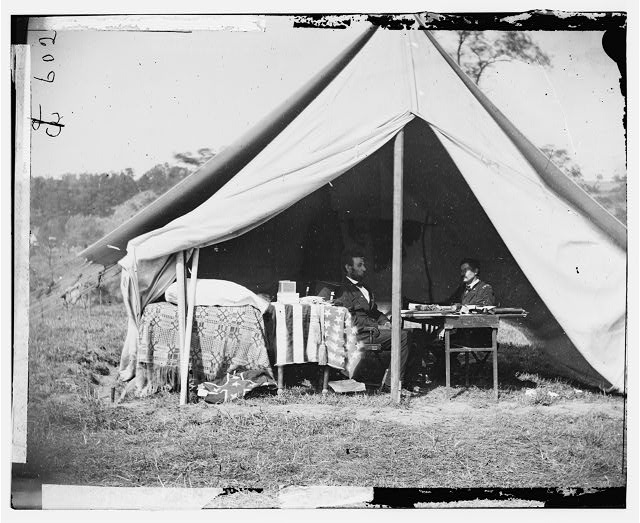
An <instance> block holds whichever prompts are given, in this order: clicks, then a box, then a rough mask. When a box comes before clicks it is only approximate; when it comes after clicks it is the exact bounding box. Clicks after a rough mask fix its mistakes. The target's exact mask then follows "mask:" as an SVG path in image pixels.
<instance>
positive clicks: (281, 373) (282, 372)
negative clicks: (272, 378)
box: [276, 365, 284, 396]
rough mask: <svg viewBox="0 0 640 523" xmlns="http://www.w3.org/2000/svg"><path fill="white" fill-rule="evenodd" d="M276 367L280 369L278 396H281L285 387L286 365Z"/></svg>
mask: <svg viewBox="0 0 640 523" xmlns="http://www.w3.org/2000/svg"><path fill="white" fill-rule="evenodd" d="M276 368H277V369H278V396H280V395H281V394H282V392H283V389H284V366H282V365H280V366H278V367H276Z"/></svg>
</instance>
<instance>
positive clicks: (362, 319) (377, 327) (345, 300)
mask: <svg viewBox="0 0 640 523" xmlns="http://www.w3.org/2000/svg"><path fill="white" fill-rule="evenodd" d="M342 265H343V268H344V271H345V278H344V281H343V282H342V286H341V287H340V288H339V289H338V290H337V292H336V295H335V296H336V298H335V300H334V304H335V305H338V306H342V307H345V308H347V309H349V312H350V313H351V317H352V320H353V323H354V325H355V326H356V328H357V329H358V340H368V339H369V331H370V329H373V340H372V341H373V343H379V344H380V345H381V349H382V350H391V321H390V319H389V317H388V316H387V315H385V314H383V313H382V312H380V310H378V306H377V305H376V301H375V296H374V293H373V290H372V289H371V288H370V287H368V286H367V285H365V284H364V276H365V273H366V271H367V267H366V264H365V259H364V256H362V254H361V253H360V252H359V251H357V250H352V251H348V252H345V253H344V254H343V256H342ZM409 352H410V351H409V344H408V342H407V332H406V331H401V333H400V381H401V383H402V384H406V385H407V386H409V385H411V383H410V382H411V381H413V378H414V373H415V370H416V367H417V365H416V364H415V362H413V361H411V364H409V362H410V360H413V359H415V358H413V357H412V358H409ZM390 386H391V372H388V373H387V377H386V380H385V383H384V387H385V389H386V390H387V391H388V390H390ZM402 394H403V395H411V394H412V393H411V392H409V390H408V388H403V391H402Z"/></svg>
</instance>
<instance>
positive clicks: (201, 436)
mask: <svg viewBox="0 0 640 523" xmlns="http://www.w3.org/2000/svg"><path fill="white" fill-rule="evenodd" d="M125 325H126V324H125V317H124V311H123V309H122V307H121V306H111V307H104V308H99V307H94V309H93V311H92V315H88V313H87V311H85V310H83V309H81V308H76V309H73V308H72V309H70V310H68V311H65V310H63V309H61V310H60V311H59V312H58V313H57V315H55V316H53V317H48V318H43V317H40V316H39V315H37V314H36V315H34V316H33V317H32V318H31V329H30V359H29V373H30V374H29V412H28V465H27V467H25V468H24V469H22V470H21V474H22V475H24V476H28V477H29V476H30V477H38V478H39V480H41V481H44V482H49V483H64V484H90V485H112V486H138V485H145V486H165V487H169V486H182V487H196V486H199V487H203V486H208V487H218V486H222V487H261V488H264V489H265V490H264V493H263V494H261V495H260V496H261V497H262V499H263V504H264V505H265V506H268V505H269V503H270V502H271V501H272V498H270V497H269V493H270V492H275V491H276V490H277V489H278V488H279V486H282V485H359V486H385V487H576V488H596V487H611V486H624V485H625V482H626V467H625V460H624V445H623V434H624V430H625V428H624V408H625V405H624V399H623V398H622V397H620V396H618V395H606V394H603V393H602V392H599V391H597V390H590V389H587V388H584V387H579V386H578V385H576V384H575V383H571V382H569V381H567V380H563V379H560V378H557V377H554V376H553V375H552V374H551V371H550V369H551V367H550V365H549V362H547V361H546V360H545V359H544V355H543V354H542V353H541V352H540V351H539V350H536V349H533V348H527V347H521V348H515V347H511V348H510V349H509V350H503V351H502V352H501V354H500V400H499V402H497V403H496V402H494V400H493V396H492V391H491V388H490V385H489V383H490V373H483V372H480V373H472V383H474V384H475V385H474V386H473V387H472V388H470V389H468V390H465V389H464V388H457V389H456V390H455V394H454V397H453V398H452V399H451V400H447V399H446V398H445V396H444V387H443V386H442V385H441V384H440V383H438V382H436V383H434V384H433V386H432V388H431V390H430V391H429V392H428V393H427V394H425V395H423V396H419V397H415V398H410V399H406V400H403V402H402V403H401V404H400V405H399V406H395V405H392V404H391V403H390V398H389V395H388V394H377V393H370V394H358V395H351V396H346V395H336V394H330V395H328V396H327V397H323V396H322V395H321V394H317V393H316V392H315V391H314V390H313V389H312V388H308V387H303V386H301V385H300V386H292V387H290V388H288V389H287V390H286V391H285V394H283V395H282V396H276V395H271V394H268V395H262V396H257V397H253V398H248V399H244V400H240V401H237V402H234V403H230V404H226V405H222V406H213V405H208V404H205V403H198V404H191V405H188V406H186V407H182V408H180V407H179V406H178V395H177V394H168V393H160V394H158V395H156V396H154V397H151V398H146V399H130V400H126V401H125V402H123V403H120V404H116V405H113V404H111V402H110V398H109V388H110V384H111V382H112V380H113V375H114V374H115V367H116V366H117V362H118V357H119V351H120V348H121V343H122V340H123V338H124V334H125ZM460 382H461V381H460V378H459V377H458V383H460ZM476 385H477V386H476ZM527 391H529V392H527ZM270 500H271V501H270ZM239 503H240V504H242V505H248V506H252V505H251V504H252V503H255V501H251V500H248V499H246V496H244V497H243V496H240V501H239ZM258 504H259V503H258Z"/></svg>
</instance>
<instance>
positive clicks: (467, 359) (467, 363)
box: [464, 352, 469, 388]
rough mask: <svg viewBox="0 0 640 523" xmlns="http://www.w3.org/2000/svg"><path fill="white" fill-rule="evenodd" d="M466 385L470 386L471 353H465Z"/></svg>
mask: <svg viewBox="0 0 640 523" xmlns="http://www.w3.org/2000/svg"><path fill="white" fill-rule="evenodd" d="M464 386H465V387H466V388H469V353H468V352H465V353H464Z"/></svg>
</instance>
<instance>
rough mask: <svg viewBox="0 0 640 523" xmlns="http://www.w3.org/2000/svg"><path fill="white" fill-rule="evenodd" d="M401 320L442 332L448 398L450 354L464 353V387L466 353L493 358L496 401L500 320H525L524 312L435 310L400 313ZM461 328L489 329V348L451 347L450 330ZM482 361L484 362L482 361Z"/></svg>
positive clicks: (467, 377) (466, 376) (467, 383)
mask: <svg viewBox="0 0 640 523" xmlns="http://www.w3.org/2000/svg"><path fill="white" fill-rule="evenodd" d="M401 315H402V319H403V320H409V321H413V322H416V323H420V324H421V325H422V326H423V328H424V326H426V325H434V326H437V327H440V328H442V329H444V353H445V387H446V394H447V397H449V393H450V388H451V354H452V353H454V354H457V353H464V356H465V386H466V387H468V386H469V353H472V354H474V357H475V353H477V352H486V353H489V354H491V355H492V356H493V393H494V396H495V399H496V400H497V399H498V341H497V340H498V328H499V326H500V319H501V318H524V317H525V316H526V315H527V312H526V311H522V312H517V313H516V312H514V313H506V314H454V313H451V312H436V311H413V310H410V311H402V313H401ZM454 329H455V330H464V329H491V346H490V347H472V346H462V345H455V346H452V345H451V333H452V331H453V330H454ZM483 361H484V360H483Z"/></svg>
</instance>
